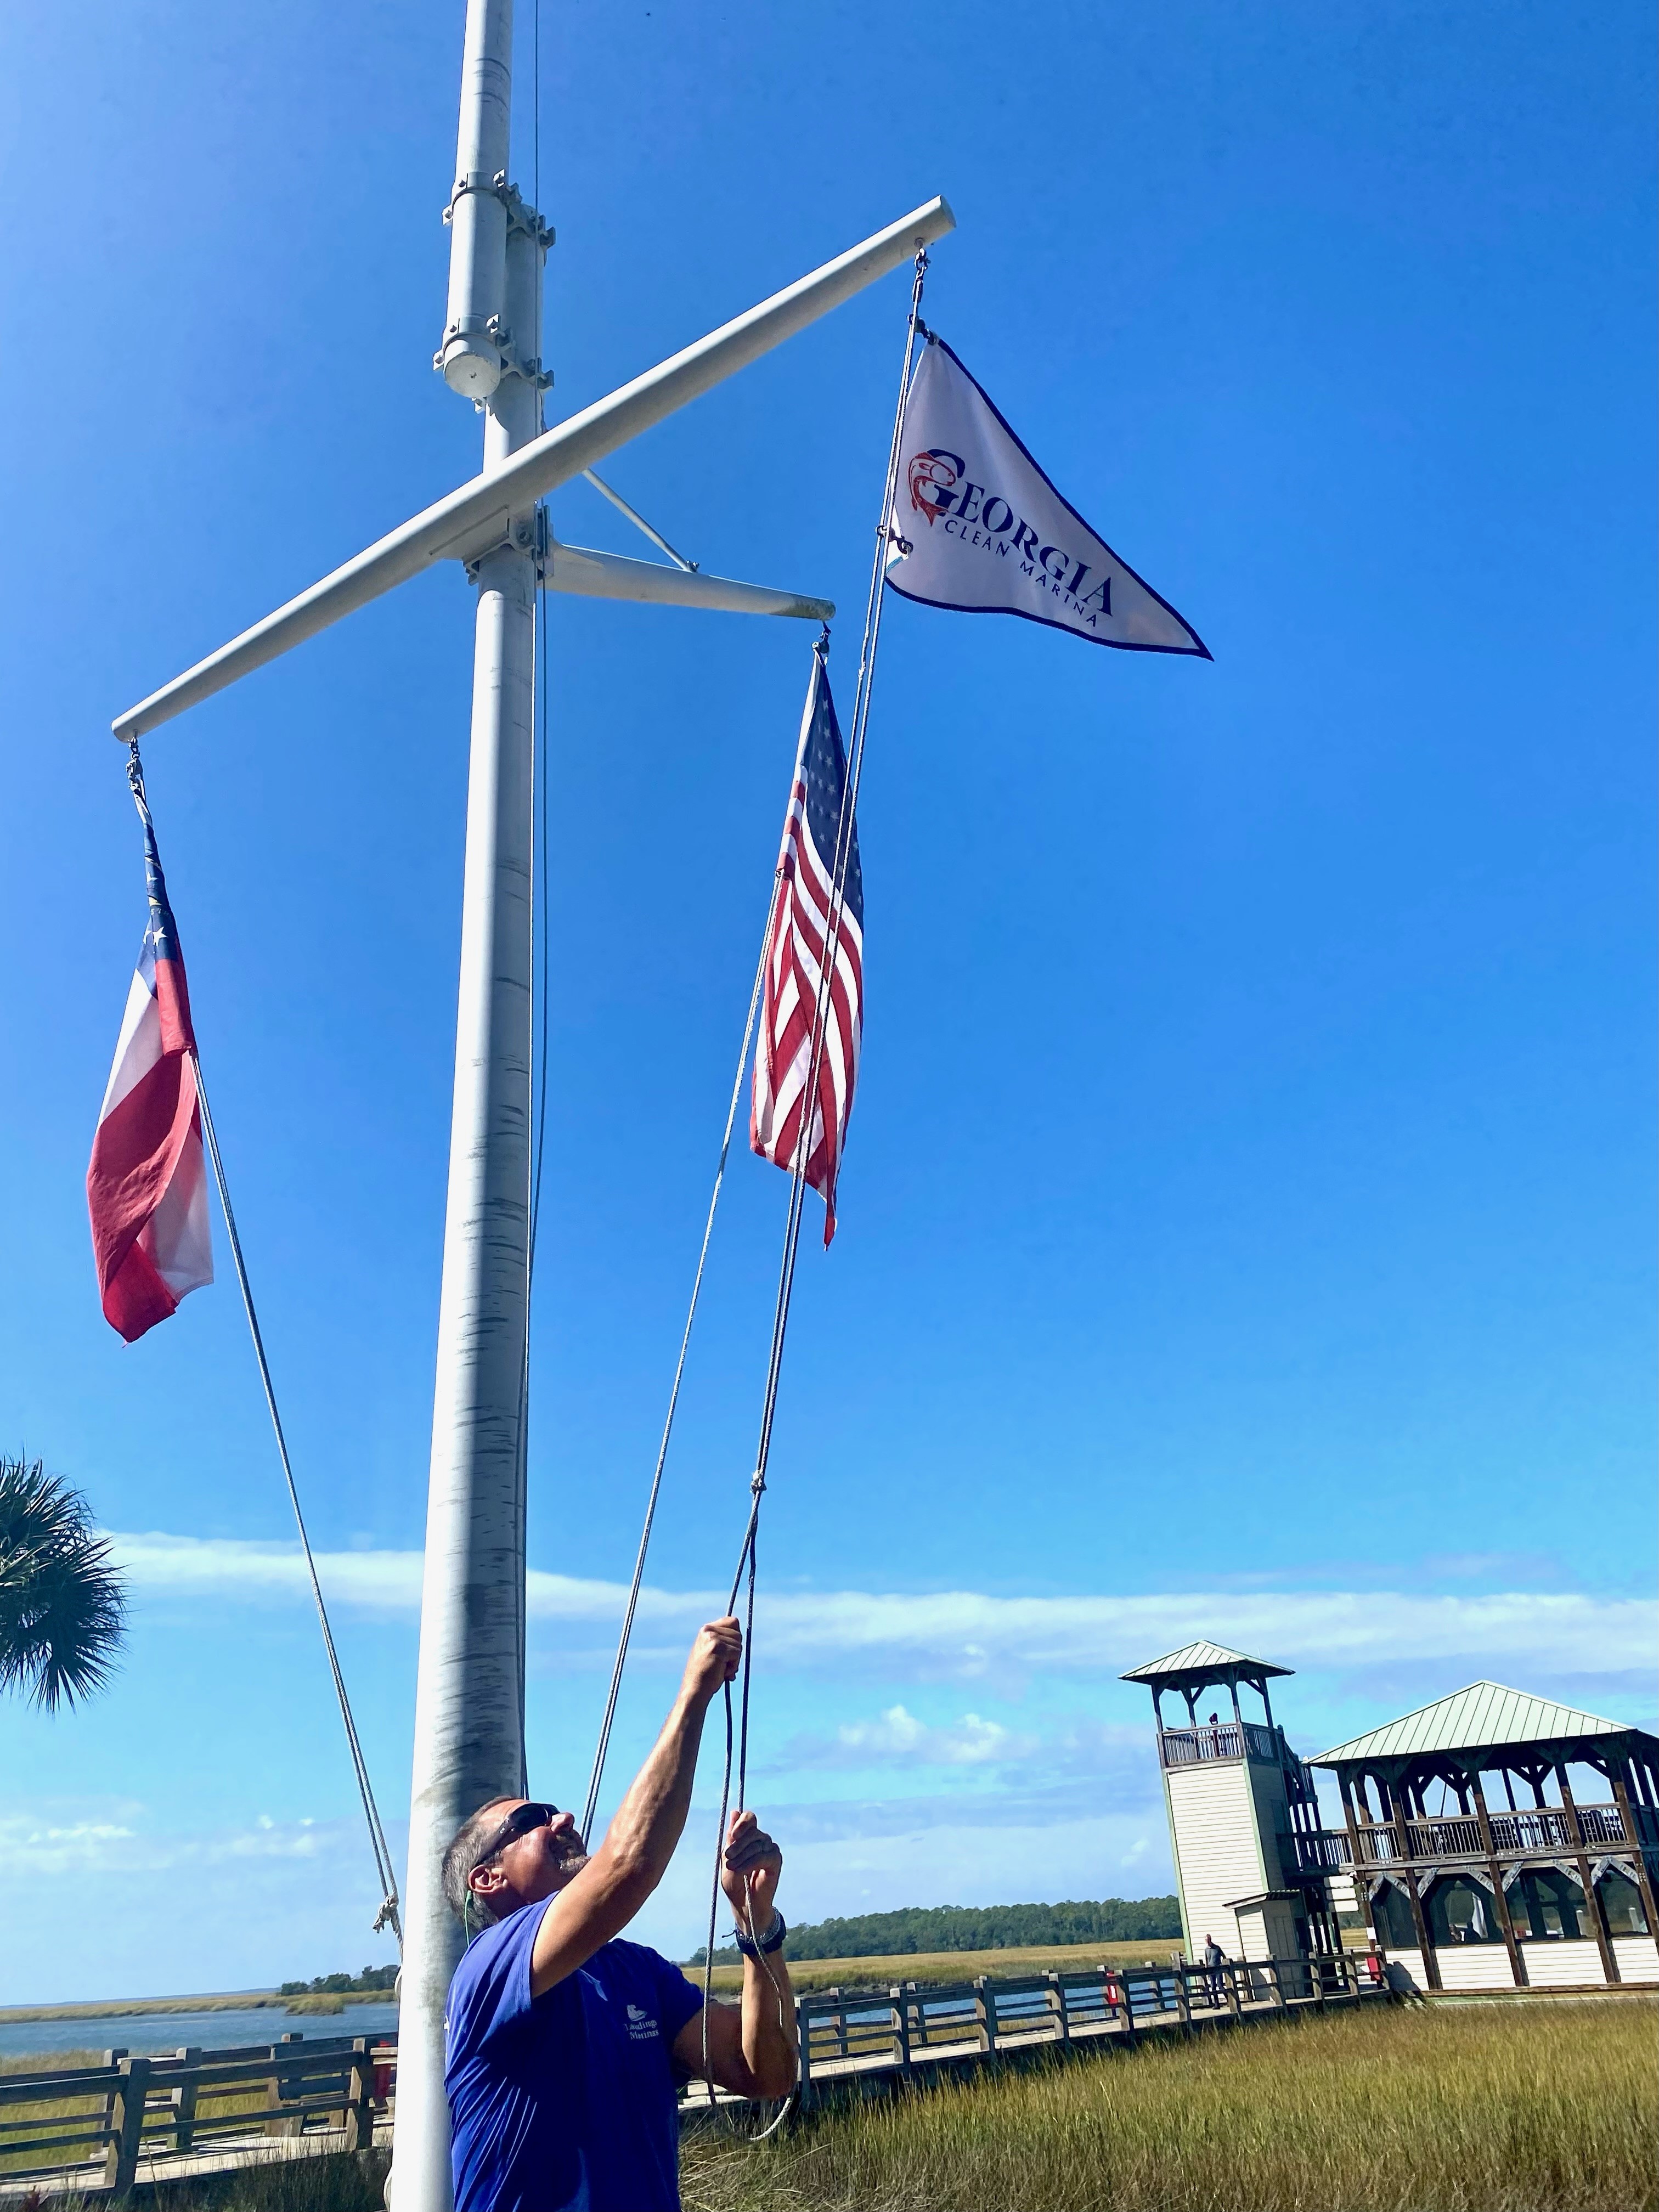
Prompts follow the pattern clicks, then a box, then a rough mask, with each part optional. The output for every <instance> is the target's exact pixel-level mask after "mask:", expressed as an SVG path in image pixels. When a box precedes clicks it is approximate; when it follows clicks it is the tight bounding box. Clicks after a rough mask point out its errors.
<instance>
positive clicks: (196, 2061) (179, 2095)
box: [171, 2043, 202, 2151]
mask: <svg viewBox="0 0 1659 2212" xmlns="http://www.w3.org/2000/svg"><path fill="white" fill-rule="evenodd" d="M173 2057H175V2058H177V2059H179V2061H180V2062H181V2063H183V2064H184V2065H186V2066H198V2065H200V2063H201V2060H202V2046H201V2045H200V2044H199V2043H185V2044H180V2045H179V2048H178V2050H177V2051H174V2053H173ZM196 2094H197V2083H196V2081H195V2080H194V2078H193V2077H192V2078H191V2079H190V2080H187V2081H181V2082H180V2083H179V2086H178V2087H177V2088H176V2089H175V2090H174V2091H173V2096H172V2099H171V2102H172V2106H173V2142H174V2144H175V2146H176V2147H177V2148H178V2149H179V2150H180V2151H187V2150H188V2149H189V2148H190V2147H191V2143H192V2142H195V2140H196Z"/></svg>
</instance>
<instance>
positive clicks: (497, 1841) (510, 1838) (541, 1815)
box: [472, 1804, 559, 1874]
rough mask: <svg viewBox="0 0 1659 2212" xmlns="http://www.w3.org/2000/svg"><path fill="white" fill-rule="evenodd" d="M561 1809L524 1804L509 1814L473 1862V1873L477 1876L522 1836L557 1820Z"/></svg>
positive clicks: (551, 1806) (552, 1806)
mask: <svg viewBox="0 0 1659 2212" xmlns="http://www.w3.org/2000/svg"><path fill="white" fill-rule="evenodd" d="M558 1812H559V1808H558V1807H557V1806H556V1805H537V1804H524V1805H520V1807H519V1808H517V1810H516V1811H514V1812H511V1813H509V1814H507V1818H506V1820H503V1821H502V1822H501V1826H500V1827H499V1828H497V1829H496V1831H495V1834H494V1835H493V1836H492V1837H491V1838H490V1839H489V1842H488V1843H487V1844H485V1845H484V1848H483V1850H482V1851H480V1853H479V1854H478V1856H477V1858H476V1859H474V1860H473V1862H472V1871H473V1873H474V1874H477V1871H478V1869H479V1868H480V1867H481V1866H488V1865H489V1862H490V1861H491V1859H493V1858H494V1857H495V1855H496V1853H497V1852H498V1851H504V1850H506V1849H507V1845H508V1844H512V1843H516V1842H517V1841H518V1839H519V1838H520V1836H527V1835H529V1834H531V1833H532V1832H533V1831H534V1830H535V1829H537V1828H544V1827H545V1826H547V1824H548V1822H549V1821H550V1820H556V1819H557V1818H558Z"/></svg>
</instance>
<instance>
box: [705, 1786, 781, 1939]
mask: <svg viewBox="0 0 1659 2212" xmlns="http://www.w3.org/2000/svg"><path fill="white" fill-rule="evenodd" d="M782 1872H783V1853H782V1852H781V1850H779V1849H778V1847H777V1845H776V1844H775V1843H774V1842H773V1840H772V1838H771V1837H770V1836H769V1835H768V1834H767V1832H766V1831H765V1829H764V1828H763V1827H762V1826H761V1825H760V1823H759V1821H758V1820H757V1819H756V1818H755V1816H754V1814H752V1813H734V1814H732V1825H731V1826H730V1827H729V1828H728V1829H727V1830H726V1850H725V1852H724V1854H723V1855H722V1857H721V1859H720V1887H721V1888H722V1889H723V1890H724V1891H725V1892H726V1902H727V1904H728V1905H730V1906H731V1908H732V1915H733V1917H735V1919H736V1921H737V1923H738V1927H739V1928H740V1929H742V1931H743V1933H744V1935H745V1936H746V1935H748V1933H749V1929H750V1917H751V1915H752V1917H753V1921H754V1930H755V1934H756V1935H757V1936H764V1935H765V1933H766V1931H767V1929H769V1927H770V1926H771V1925H772V1914H773V1911H774V1908H775V1905H776V1904H777V1896H778V1878H779V1876H780V1875H781V1874H782Z"/></svg>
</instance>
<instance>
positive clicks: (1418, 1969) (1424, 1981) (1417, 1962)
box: [1383, 1951, 1429, 1990]
mask: <svg viewBox="0 0 1659 2212" xmlns="http://www.w3.org/2000/svg"><path fill="white" fill-rule="evenodd" d="M1383 1958H1384V1959H1385V1960H1386V1961H1387V1963H1388V1965H1389V1966H1403V1967H1404V1968H1405V1970H1406V1972H1407V1973H1408V1974H1409V1975H1410V1976H1411V1978H1412V1982H1413V1986H1414V1987H1416V1988H1417V1989H1419V1990H1426V1989H1427V1987H1428V1986H1429V1978H1428V1976H1427V1975H1426V1974H1425V1972H1424V1971H1423V1954H1422V1953H1421V1952H1420V1951H1385V1952H1384V1953H1383Z"/></svg>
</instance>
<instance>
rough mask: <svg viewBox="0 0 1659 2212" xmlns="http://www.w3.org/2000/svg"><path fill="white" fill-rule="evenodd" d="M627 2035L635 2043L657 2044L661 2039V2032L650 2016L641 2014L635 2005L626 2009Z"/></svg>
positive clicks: (645, 2013)
mask: <svg viewBox="0 0 1659 2212" xmlns="http://www.w3.org/2000/svg"><path fill="white" fill-rule="evenodd" d="M628 2033H629V2038H630V2039H631V2040H632V2041H634V2042H635V2043H657V2042H659V2041H660V2040H661V2037H662V2031H661V2029H660V2028H659V2027H658V2025H657V2022H656V2021H655V2020H654V2019H653V2016H652V2015H651V2014H649V2013H648V2012H641V2009H640V2008H639V2007H638V2005H635V2004H631V2005H629V2008H628Z"/></svg>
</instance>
